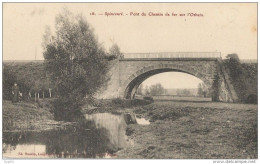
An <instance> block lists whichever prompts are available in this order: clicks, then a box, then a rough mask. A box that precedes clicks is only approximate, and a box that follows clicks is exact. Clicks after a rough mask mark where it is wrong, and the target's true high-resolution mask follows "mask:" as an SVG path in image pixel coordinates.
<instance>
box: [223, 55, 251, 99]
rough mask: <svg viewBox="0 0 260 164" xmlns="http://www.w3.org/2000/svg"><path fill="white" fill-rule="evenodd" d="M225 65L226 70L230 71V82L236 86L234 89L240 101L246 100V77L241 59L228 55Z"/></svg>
mask: <svg viewBox="0 0 260 164" xmlns="http://www.w3.org/2000/svg"><path fill="white" fill-rule="evenodd" d="M226 58H227V59H226V60H225V61H224V62H225V65H226V68H228V69H229V71H228V72H229V75H230V80H231V82H232V84H233V86H234V89H235V90H236V93H237V95H238V97H239V98H240V100H244V99H245V97H244V96H245V95H246V89H247V88H246V85H245V82H246V80H247V79H246V77H245V75H244V73H243V67H242V64H241V63H240V60H239V57H238V55H237V54H228V55H227V56H226Z"/></svg>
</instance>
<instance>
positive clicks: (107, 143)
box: [3, 113, 149, 158]
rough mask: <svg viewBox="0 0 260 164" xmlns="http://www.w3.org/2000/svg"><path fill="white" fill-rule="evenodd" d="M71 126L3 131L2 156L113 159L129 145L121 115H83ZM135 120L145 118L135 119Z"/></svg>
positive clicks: (123, 118)
mask: <svg viewBox="0 0 260 164" xmlns="http://www.w3.org/2000/svg"><path fill="white" fill-rule="evenodd" d="M85 118H86V119H85V120H84V121H81V122H79V123H77V124H74V125H68V126H65V127H63V128H56V129H52V130H46V131H23V132H4V133H3V157H4V158H116V154H115V153H116V152H117V151H119V150H121V149H123V148H124V147H126V146H129V145H131V141H130V140H129V139H128V137H127V136H126V128H127V123H129V121H127V120H126V117H125V115H123V114H111V113H96V114H90V115H88V114H86V115H85ZM135 119H136V123H138V124H143V125H147V124H149V121H147V120H145V119H143V118H136V117H135Z"/></svg>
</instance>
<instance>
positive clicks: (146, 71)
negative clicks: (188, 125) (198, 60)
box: [121, 64, 212, 99]
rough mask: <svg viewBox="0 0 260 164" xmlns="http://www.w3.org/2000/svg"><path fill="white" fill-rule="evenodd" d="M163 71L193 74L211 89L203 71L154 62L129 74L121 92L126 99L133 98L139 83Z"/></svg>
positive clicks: (185, 66)
mask: <svg viewBox="0 0 260 164" xmlns="http://www.w3.org/2000/svg"><path fill="white" fill-rule="evenodd" d="M163 72H183V73H187V74H190V75H193V76H195V77H197V78H199V79H201V80H202V81H203V82H204V83H205V84H206V86H207V87H208V88H209V89H211V87H212V79H211V80H210V79H209V78H208V75H207V74H206V73H205V72H199V71H198V70H197V69H196V68H194V67H189V66H187V65H175V64H156V65H149V66H145V67H142V68H141V69H139V70H138V71H136V72H135V73H134V74H132V75H131V76H129V78H128V79H127V80H126V81H125V82H124V84H123V87H122V89H121V92H122V93H121V94H123V95H124V98H126V99H133V98H134V94H135V92H136V90H137V88H138V87H139V85H140V84H141V83H142V82H143V81H144V80H146V79H147V78H149V77H151V76H153V75H156V74H159V73H163Z"/></svg>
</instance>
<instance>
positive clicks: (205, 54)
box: [124, 52, 221, 59]
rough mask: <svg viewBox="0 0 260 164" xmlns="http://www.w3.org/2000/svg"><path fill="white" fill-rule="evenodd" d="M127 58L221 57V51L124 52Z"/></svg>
mask: <svg viewBox="0 0 260 164" xmlns="http://www.w3.org/2000/svg"><path fill="white" fill-rule="evenodd" d="M124 58H125V59H132V58H135V59H137V58H149V59H153V58H221V53H220V52H160V53H124Z"/></svg>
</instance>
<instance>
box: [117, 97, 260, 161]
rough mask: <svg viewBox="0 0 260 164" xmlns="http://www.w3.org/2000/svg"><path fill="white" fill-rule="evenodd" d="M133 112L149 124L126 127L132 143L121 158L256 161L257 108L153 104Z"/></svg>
mask: <svg viewBox="0 0 260 164" xmlns="http://www.w3.org/2000/svg"><path fill="white" fill-rule="evenodd" d="M135 113H137V114H139V115H141V116H143V117H146V118H149V119H150V120H151V121H152V122H151V124H150V125H148V126H140V125H129V126H128V129H130V130H131V133H130V136H129V138H130V139H132V140H133V141H134V143H135V144H134V146H130V147H128V148H127V149H125V150H122V151H120V152H118V156H119V157H120V158H175V159H191V158H192V159H196V158H198V159H227V158H230V159H234V158H235V159H246V158H257V105H246V104H228V103H213V102H212V103H192V102H189V103H188V102H172V101H168V102H167V101H164V102H158V101H156V102H154V103H153V104H150V105H146V106H144V107H138V108H136V109H135Z"/></svg>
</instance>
